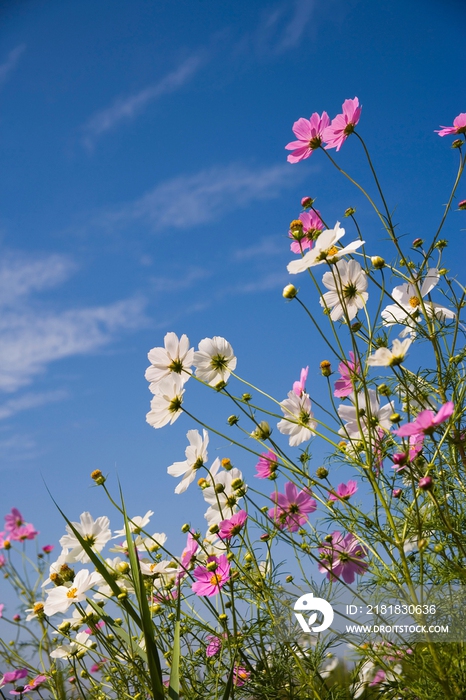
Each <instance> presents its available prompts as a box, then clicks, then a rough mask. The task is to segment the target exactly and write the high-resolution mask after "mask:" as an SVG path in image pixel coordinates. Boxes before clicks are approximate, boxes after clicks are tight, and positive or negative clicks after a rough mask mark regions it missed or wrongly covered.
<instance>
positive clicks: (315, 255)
mask: <svg viewBox="0 0 466 700" xmlns="http://www.w3.org/2000/svg"><path fill="white" fill-rule="evenodd" d="M344 235H345V229H344V228H340V222H339V221H337V223H336V224H335V227H334V228H332V229H327V230H326V231H322V233H321V234H320V236H319V237H318V238H317V240H316V242H315V246H314V248H312V249H311V250H309V251H308V252H307V253H306V255H304V256H303V257H302V258H300V259H298V260H292V261H291V262H290V263H289V264H288V267H287V270H288V272H289V273H290V274H291V275H296V274H297V273H298V272H304V270H308V269H309V268H310V267H313V266H314V265H321V264H322V263H324V262H326V260H327V259H328V260H334V259H335V258H341V256H342V255H348V254H349V253H353V252H354V251H355V250H357V249H358V248H360V247H361V246H362V245H364V243H365V241H353V242H352V243H349V244H348V245H347V246H346V247H345V248H337V247H336V245H335V244H336V243H337V242H338V241H339V240H340V238H342V237H343V236H344Z"/></svg>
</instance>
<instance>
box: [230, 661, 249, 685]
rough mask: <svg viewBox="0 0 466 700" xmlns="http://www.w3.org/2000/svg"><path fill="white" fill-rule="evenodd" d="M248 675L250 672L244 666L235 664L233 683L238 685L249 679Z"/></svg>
mask: <svg viewBox="0 0 466 700" xmlns="http://www.w3.org/2000/svg"><path fill="white" fill-rule="evenodd" d="M250 675H251V674H250V672H249V671H247V670H246V669H245V668H244V666H235V668H234V669H233V683H234V684H235V685H236V686H238V687H240V686H242V685H244V684H245V683H246V682H247V681H248V680H249V677H250Z"/></svg>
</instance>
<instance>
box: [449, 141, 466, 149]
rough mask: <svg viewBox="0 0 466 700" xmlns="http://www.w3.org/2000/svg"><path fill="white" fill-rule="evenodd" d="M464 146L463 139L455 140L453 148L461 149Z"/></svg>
mask: <svg viewBox="0 0 466 700" xmlns="http://www.w3.org/2000/svg"><path fill="white" fill-rule="evenodd" d="M462 145H463V141H462V140H461V139H455V140H454V141H453V143H452V144H451V147H452V148H461V146H462Z"/></svg>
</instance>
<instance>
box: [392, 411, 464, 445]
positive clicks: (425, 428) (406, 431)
mask: <svg viewBox="0 0 466 700" xmlns="http://www.w3.org/2000/svg"><path fill="white" fill-rule="evenodd" d="M454 410H455V405H454V403H453V401H447V403H445V404H444V405H443V406H442V407H441V408H440V410H439V412H438V413H437V414H435V413H434V412H433V411H429V410H426V411H421V412H420V413H419V414H418V415H417V418H416V420H414V421H412V422H411V423H406V425H402V426H401V427H400V428H398V430H394V431H393V432H394V433H395V435H398V436H399V437H412V436H416V442H417V444H418V445H419V443H421V444H422V441H423V440H424V436H426V435H432V433H433V432H434V430H435V428H436V427H437V426H438V425H440V423H444V422H445V421H446V420H448V419H449V418H450V416H451V415H452V414H453V411H454Z"/></svg>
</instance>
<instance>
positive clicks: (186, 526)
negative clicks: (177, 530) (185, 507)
mask: <svg viewBox="0 0 466 700" xmlns="http://www.w3.org/2000/svg"><path fill="white" fill-rule="evenodd" d="M181 532H184V533H186V532H189V523H185V524H184V525H182V526H181Z"/></svg>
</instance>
